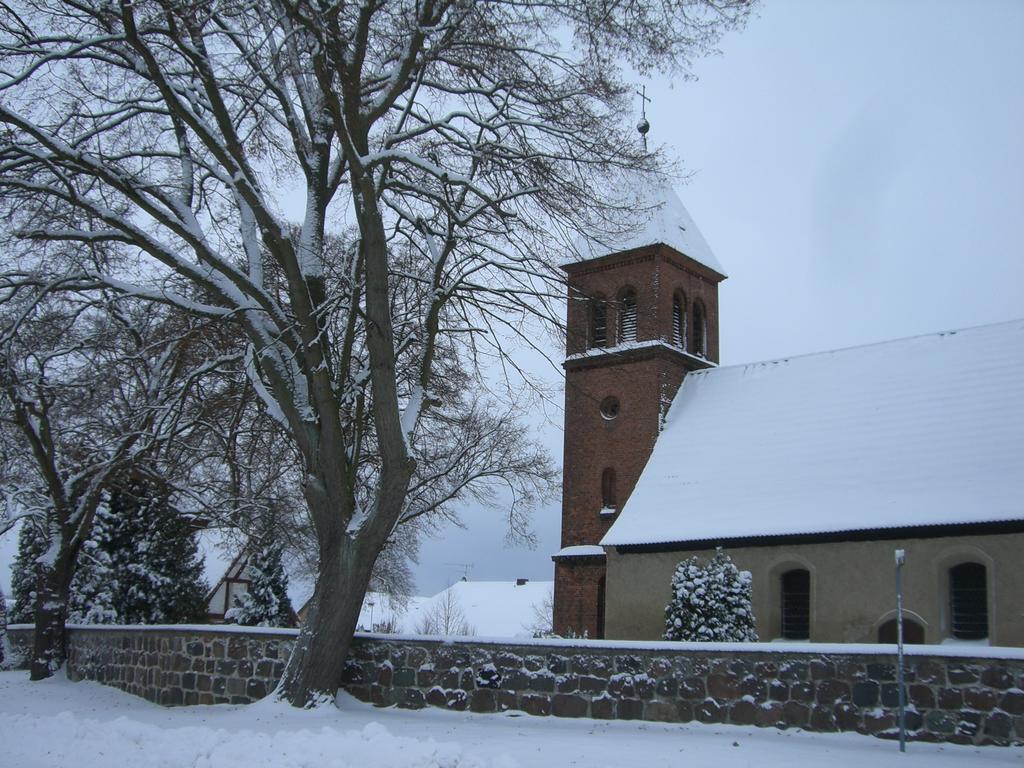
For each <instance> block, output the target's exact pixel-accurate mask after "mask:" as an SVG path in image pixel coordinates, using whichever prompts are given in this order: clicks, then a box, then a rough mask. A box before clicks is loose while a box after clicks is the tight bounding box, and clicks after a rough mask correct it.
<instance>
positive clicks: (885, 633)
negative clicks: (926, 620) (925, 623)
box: [878, 613, 924, 645]
mask: <svg viewBox="0 0 1024 768" xmlns="http://www.w3.org/2000/svg"><path fill="white" fill-rule="evenodd" d="M898 635H899V629H898V628H897V627H896V619H894V618H893V619H889V620H888V621H887V622H885V624H882V625H881V626H880V627H879V628H878V642H880V643H892V644H893V645H895V644H896V642H897V640H898ZM903 642H904V643H906V644H907V645H924V627H922V626H921V625H920V624H918V623H917V622H916V621H914V620H913V619H910V618H907V615H906V614H905V613H904V614H903Z"/></svg>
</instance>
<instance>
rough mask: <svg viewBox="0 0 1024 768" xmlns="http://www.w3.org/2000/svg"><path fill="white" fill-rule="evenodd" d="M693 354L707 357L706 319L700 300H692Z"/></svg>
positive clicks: (691, 347)
mask: <svg viewBox="0 0 1024 768" xmlns="http://www.w3.org/2000/svg"><path fill="white" fill-rule="evenodd" d="M690 349H692V350H693V354H695V355H697V356H698V357H707V354H708V320H707V313H705V312H704V305H703V304H702V303H701V302H700V301H695V302H693V344H691V345H690Z"/></svg>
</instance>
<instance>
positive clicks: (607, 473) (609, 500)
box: [601, 467, 618, 512]
mask: <svg viewBox="0 0 1024 768" xmlns="http://www.w3.org/2000/svg"><path fill="white" fill-rule="evenodd" d="M615 509H618V504H617V502H616V498H615V470H614V469H612V468H611V467H606V468H605V470H604V472H602V473H601V511H602V512H603V511H605V510H615Z"/></svg>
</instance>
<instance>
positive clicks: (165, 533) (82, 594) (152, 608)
mask: <svg viewBox="0 0 1024 768" xmlns="http://www.w3.org/2000/svg"><path fill="white" fill-rule="evenodd" d="M80 557H81V558H82V562H81V563H80V565H79V570H78V572H77V573H76V576H75V581H74V583H73V584H72V599H71V606H72V610H71V614H70V619H71V620H72V621H80V622H85V623H98V624H109V623H120V624H173V623H179V622H190V621H204V620H205V617H206V606H205V601H204V597H205V592H206V587H205V585H204V583H203V579H202V560H201V559H200V557H199V554H198V546H197V543H196V538H195V533H194V531H193V530H192V527H191V525H190V524H189V522H188V520H186V519H185V518H183V517H182V516H181V515H180V514H179V512H178V511H177V510H176V509H174V507H173V506H172V505H171V503H170V500H169V498H168V496H167V493H166V492H165V491H163V490H161V489H160V488H159V487H158V486H157V485H156V484H154V483H151V482H147V481H142V480H132V481H129V482H127V483H126V484H125V485H124V487H122V488H115V489H114V490H112V491H110V492H109V494H108V495H107V498H106V503H104V504H101V505H100V507H99V508H98V509H97V513H96V521H95V524H94V528H93V534H92V536H91V537H90V539H89V540H88V541H87V542H86V543H85V545H84V546H83V548H82V553H81V555H80Z"/></svg>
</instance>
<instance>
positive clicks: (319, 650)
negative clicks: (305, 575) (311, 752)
mask: <svg viewBox="0 0 1024 768" xmlns="http://www.w3.org/2000/svg"><path fill="white" fill-rule="evenodd" d="M358 549H360V548H359V547H358V544H357V542H355V541H353V540H351V539H348V538H346V539H345V540H344V541H343V543H342V544H341V546H338V547H335V548H333V550H334V553H333V556H331V555H327V556H326V557H324V556H322V557H321V562H320V572H319V575H318V576H317V580H316V590H315V591H314V593H313V598H312V600H311V601H310V608H309V612H308V613H307V614H306V619H305V621H304V622H303V624H302V629H301V630H300V631H299V637H298V640H297V641H296V643H295V648H294V650H293V651H292V653H291V656H290V657H289V658H288V664H287V666H286V667H285V670H284V675H283V676H282V677H281V682H280V683H279V685H278V688H277V691H276V695H277V696H279V697H281V698H283V699H285V700H287V701H288V702H289V703H290V704H292V706H296V707H305V706H308V705H312V704H316V703H319V702H321V701H324V700H330V701H333V700H334V697H335V695H336V693H337V691H338V688H339V687H341V679H342V673H343V672H344V670H345V659H346V658H347V657H348V652H349V649H350V648H351V646H352V635H353V634H354V633H355V630H356V624H357V623H358V621H359V611H360V610H361V609H362V605H363V596H364V595H365V593H366V587H367V585H368V584H369V581H370V571H371V569H372V568H373V561H374V559H375V558H373V557H367V556H366V555H365V553H362V552H359V551H358Z"/></svg>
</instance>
